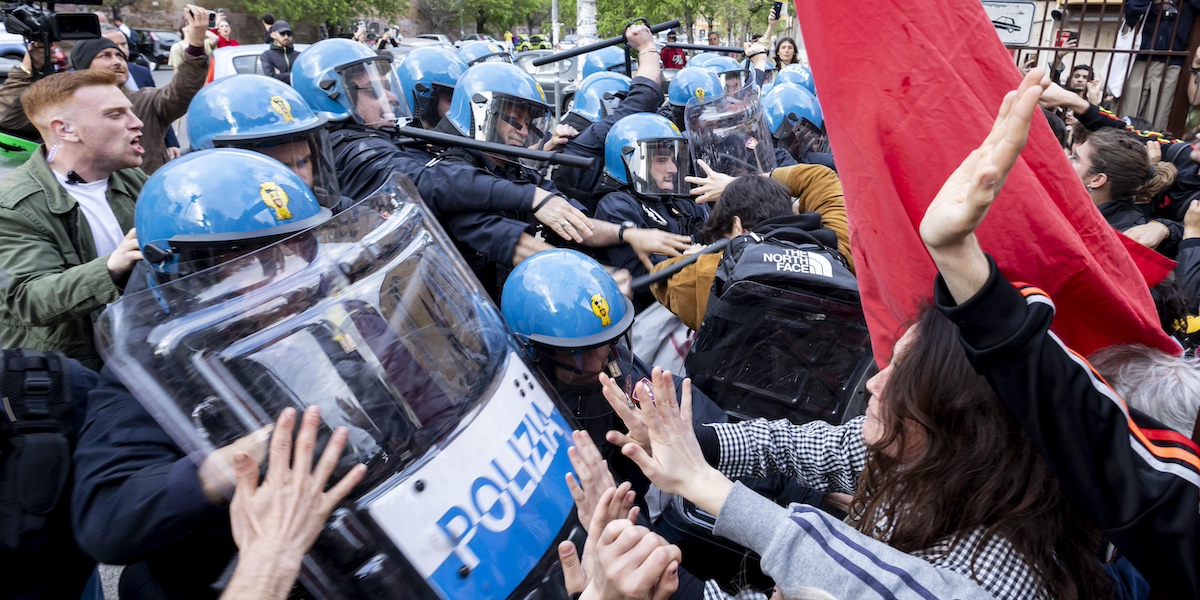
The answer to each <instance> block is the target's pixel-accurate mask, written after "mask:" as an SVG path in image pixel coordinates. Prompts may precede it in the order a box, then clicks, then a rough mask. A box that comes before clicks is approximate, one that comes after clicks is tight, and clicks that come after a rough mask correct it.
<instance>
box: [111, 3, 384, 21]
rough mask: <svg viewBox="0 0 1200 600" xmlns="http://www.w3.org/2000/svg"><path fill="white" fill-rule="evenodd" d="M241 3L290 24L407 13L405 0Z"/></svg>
mask: <svg viewBox="0 0 1200 600" xmlns="http://www.w3.org/2000/svg"><path fill="white" fill-rule="evenodd" d="M106 1H108V0H106ZM112 1H115V2H124V1H127V0H112ZM242 4H243V5H245V7H246V9H247V10H249V11H250V12H252V13H260V14H261V13H268V12H269V13H271V14H273V15H275V17H276V18H279V19H284V20H286V21H289V22H291V23H343V22H346V21H353V20H357V19H360V18H383V19H398V18H399V17H401V16H402V15H404V13H406V12H408V0H242Z"/></svg>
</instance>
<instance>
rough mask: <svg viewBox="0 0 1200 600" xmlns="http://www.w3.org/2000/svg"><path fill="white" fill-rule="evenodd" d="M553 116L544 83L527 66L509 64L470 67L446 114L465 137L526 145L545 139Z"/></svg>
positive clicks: (484, 64)
mask: <svg viewBox="0 0 1200 600" xmlns="http://www.w3.org/2000/svg"><path fill="white" fill-rule="evenodd" d="M550 117H551V111H550V105H548V104H546V94H545V93H544V92H543V91H542V86H540V85H538V82H537V81H535V80H534V79H533V76H532V75H530V74H529V73H526V72H525V70H524V69H522V68H520V67H518V66H516V65H510V64H507V63H480V64H477V65H475V66H473V67H471V68H469V69H467V72H466V73H464V74H463V76H462V77H460V78H459V79H458V85H457V86H455V87H454V97H453V99H452V100H451V101H450V112H449V113H448V114H447V115H446V118H448V119H450V123H451V124H453V125H454V128H455V129H457V130H458V132H459V133H460V134H462V135H464V136H466V137H469V138H475V139H477V140H480V141H484V142H495V143H498V144H508V145H510V146H521V147H524V148H528V147H530V146H532V145H534V144H537V143H539V142H541V141H542V138H543V136H544V135H545V132H546V131H547V129H548V128H549V126H550Z"/></svg>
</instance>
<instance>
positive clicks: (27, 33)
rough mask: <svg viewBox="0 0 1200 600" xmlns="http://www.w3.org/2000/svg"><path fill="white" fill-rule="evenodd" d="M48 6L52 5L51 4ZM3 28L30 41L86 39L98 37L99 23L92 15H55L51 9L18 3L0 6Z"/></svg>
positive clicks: (91, 0)
mask: <svg viewBox="0 0 1200 600" xmlns="http://www.w3.org/2000/svg"><path fill="white" fill-rule="evenodd" d="M102 3H103V2H102V1H101V0H84V1H82V2H78V4H91V5H97V6H98V5H100V4H102ZM50 6H54V4H53V3H51V4H50ZM3 9H4V27H5V29H6V30H8V32H9V33H15V34H17V35H20V36H22V37H24V38H25V39H26V40H28V41H30V42H43V43H46V42H58V41H62V40H86V39H90V38H98V37H100V20H99V19H97V18H96V15H94V14H92V13H62V14H59V13H56V12H54V11H53V10H52V9H48V8H46V7H44V6H41V5H39V4H38V3H35V2H34V1H33V0H21V1H19V2H10V3H6V4H4V5H3Z"/></svg>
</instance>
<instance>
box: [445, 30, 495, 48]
mask: <svg viewBox="0 0 1200 600" xmlns="http://www.w3.org/2000/svg"><path fill="white" fill-rule="evenodd" d="M468 42H491V43H493V44H500V42H499V41H497V40H496V38H494V37H492V36H490V35H488V34H486V33H468V34H467V35H464V36H463V37H462V39H461V40H458V41H457V42H454V47H455V48H462V47H463V44H466V43H468ZM501 45H503V44H501Z"/></svg>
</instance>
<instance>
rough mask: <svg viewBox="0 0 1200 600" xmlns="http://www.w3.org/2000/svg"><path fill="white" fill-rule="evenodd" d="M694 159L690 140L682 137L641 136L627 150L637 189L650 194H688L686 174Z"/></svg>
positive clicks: (641, 192)
mask: <svg viewBox="0 0 1200 600" xmlns="http://www.w3.org/2000/svg"><path fill="white" fill-rule="evenodd" d="M690 162H691V161H690V155H689V154H688V143H687V140H684V139H681V138H663V139H649V140H638V143H637V145H636V146H634V147H632V148H628V149H626V153H625V167H626V168H627V169H629V180H630V182H631V183H632V184H633V189H634V191H636V192H637V193H639V194H643V195H647V196H687V195H688V185H687V183H686V182H685V181H684V180H683V178H684V177H687V176H688V175H690V173H689V171H688V165H689V163H690Z"/></svg>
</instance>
